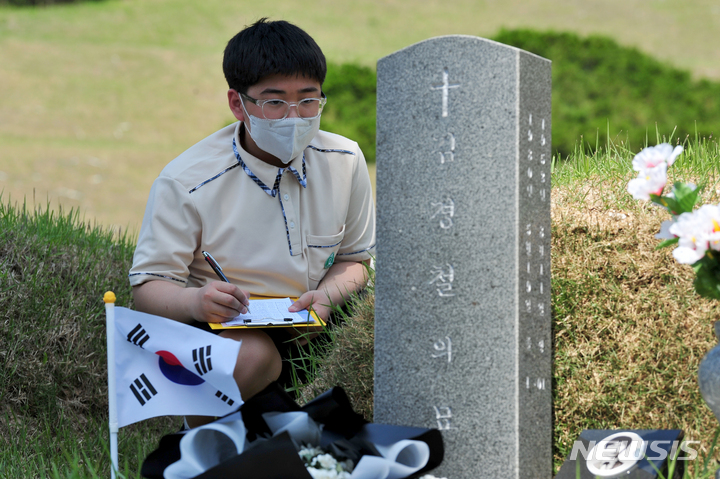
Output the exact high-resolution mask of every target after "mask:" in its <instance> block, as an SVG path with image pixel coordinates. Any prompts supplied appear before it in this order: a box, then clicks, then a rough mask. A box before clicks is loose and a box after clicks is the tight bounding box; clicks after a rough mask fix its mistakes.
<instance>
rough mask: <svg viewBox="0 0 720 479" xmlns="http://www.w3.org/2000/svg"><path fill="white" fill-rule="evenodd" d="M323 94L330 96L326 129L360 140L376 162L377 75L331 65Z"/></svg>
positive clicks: (365, 69)
mask: <svg viewBox="0 0 720 479" xmlns="http://www.w3.org/2000/svg"><path fill="white" fill-rule="evenodd" d="M323 91H324V92H325V94H326V95H327V97H328V102H327V106H326V107H325V109H324V110H323V116H322V129H323V130H327V131H331V132H333V133H337V134H339V135H343V136H347V137H348V138H350V139H352V140H355V141H357V142H358V143H359V144H360V148H362V150H363V153H364V154H365V159H366V160H367V161H368V162H369V163H374V162H375V97H376V92H377V76H376V74H375V71H373V70H372V69H370V68H368V67H361V66H357V65H352V64H343V65H334V64H328V72H327V77H326V78H325V83H324V84H323Z"/></svg>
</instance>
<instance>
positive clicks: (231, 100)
mask: <svg viewBox="0 0 720 479" xmlns="http://www.w3.org/2000/svg"><path fill="white" fill-rule="evenodd" d="M227 96H228V106H229V107H230V111H232V112H233V115H235V118H237V119H238V120H240V121H242V122H244V121H245V110H243V107H242V103H241V100H240V93H238V92H237V91H235V90H233V89H232V88H231V89H229V90H228V92H227Z"/></svg>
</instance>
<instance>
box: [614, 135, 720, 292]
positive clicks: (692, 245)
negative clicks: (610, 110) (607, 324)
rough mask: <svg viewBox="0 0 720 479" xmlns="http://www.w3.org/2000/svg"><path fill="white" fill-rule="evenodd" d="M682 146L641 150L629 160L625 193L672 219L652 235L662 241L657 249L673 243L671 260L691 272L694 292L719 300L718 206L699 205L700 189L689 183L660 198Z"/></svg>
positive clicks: (719, 212)
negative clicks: (630, 170) (634, 175)
mask: <svg viewBox="0 0 720 479" xmlns="http://www.w3.org/2000/svg"><path fill="white" fill-rule="evenodd" d="M682 152H683V147H682V146H676V147H674V148H673V146H672V145H670V144H668V143H662V144H660V145H657V146H651V147H647V148H645V149H643V150H642V151H640V153H638V154H637V155H635V158H633V161H632V166H633V169H634V170H635V171H637V172H638V176H637V178H635V179H633V180H630V182H629V183H628V185H627V189H628V192H629V193H630V194H632V196H633V198H635V199H638V200H650V201H652V202H653V203H654V204H656V205H659V206H661V207H662V208H665V209H666V210H667V211H668V212H669V213H670V215H671V216H672V219H671V220H668V221H664V222H663V223H662V225H661V227H660V232H659V233H658V234H657V235H656V236H655V237H656V238H658V239H662V240H663V241H662V242H661V243H660V244H659V245H658V246H657V248H658V249H659V248H664V247H668V246H671V245H675V244H677V248H675V250H673V257H674V258H675V259H676V260H677V261H678V262H679V263H682V264H690V265H692V267H693V269H694V270H695V281H694V282H693V285H694V286H695V291H696V292H697V293H698V294H699V295H700V296H704V297H706V298H711V299H720V205H702V206H700V207H699V208H697V209H695V207H696V206H697V205H698V204H699V203H700V202H701V198H700V194H699V193H700V188H698V187H697V186H696V185H694V184H692V183H681V182H676V183H674V184H673V187H672V190H671V191H670V193H669V194H667V195H663V193H664V191H665V186H666V184H667V182H668V178H667V171H668V167H670V166H672V164H673V163H674V162H675V160H676V159H677V157H678V156H679V155H680V154H682Z"/></svg>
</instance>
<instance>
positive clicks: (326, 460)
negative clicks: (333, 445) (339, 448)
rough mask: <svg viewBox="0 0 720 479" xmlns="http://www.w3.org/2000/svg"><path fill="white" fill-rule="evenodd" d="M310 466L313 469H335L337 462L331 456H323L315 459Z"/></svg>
mask: <svg viewBox="0 0 720 479" xmlns="http://www.w3.org/2000/svg"><path fill="white" fill-rule="evenodd" d="M310 465H311V466H313V467H318V466H319V467H318V469H319V468H323V469H333V470H334V469H335V466H337V461H336V460H335V458H334V457H332V456H331V455H330V454H321V455H319V456H316V457H313V460H312V462H310Z"/></svg>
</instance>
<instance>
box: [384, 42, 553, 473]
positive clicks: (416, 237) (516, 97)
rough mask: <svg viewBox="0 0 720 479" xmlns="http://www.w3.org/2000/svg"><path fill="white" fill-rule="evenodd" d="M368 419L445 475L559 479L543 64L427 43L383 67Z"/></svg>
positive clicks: (505, 50) (478, 47) (467, 45)
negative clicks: (440, 446)
mask: <svg viewBox="0 0 720 479" xmlns="http://www.w3.org/2000/svg"><path fill="white" fill-rule="evenodd" d="M377 76H378V88H377V211H378V246H377V262H376V283H375V286H376V288H375V295H376V296H375V301H376V306H375V308H376V309H375V322H376V324H375V406H374V407H375V412H374V414H375V417H374V420H375V421H376V422H380V423H390V424H401V425H407V426H419V427H437V428H439V429H441V430H442V432H443V438H444V441H445V460H444V461H443V465H442V466H440V468H439V469H438V470H437V471H433V474H434V475H436V476H447V477H448V478H450V479H461V478H473V479H474V478H479V477H487V478H527V479H542V478H549V477H551V475H552V395H551V382H552V351H551V319H550V160H551V149H550V127H551V124H550V120H551V116H550V107H551V105H550V98H551V88H550V87H551V78H550V61H548V60H546V59H543V58H541V57H538V56H536V55H533V54H530V53H528V52H525V51H522V50H519V49H517V48H513V47H509V46H506V45H502V44H499V43H496V42H493V41H489V40H485V39H482V38H477V37H472V36H464V35H452V36H445V37H438V38H432V39H429V40H425V41H423V42H420V43H417V44H415V45H412V46H410V47H407V48H405V49H403V50H400V51H398V52H395V53H393V54H391V55H389V56H387V57H384V58H382V59H381V60H380V61H379V62H378V66H377Z"/></svg>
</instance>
